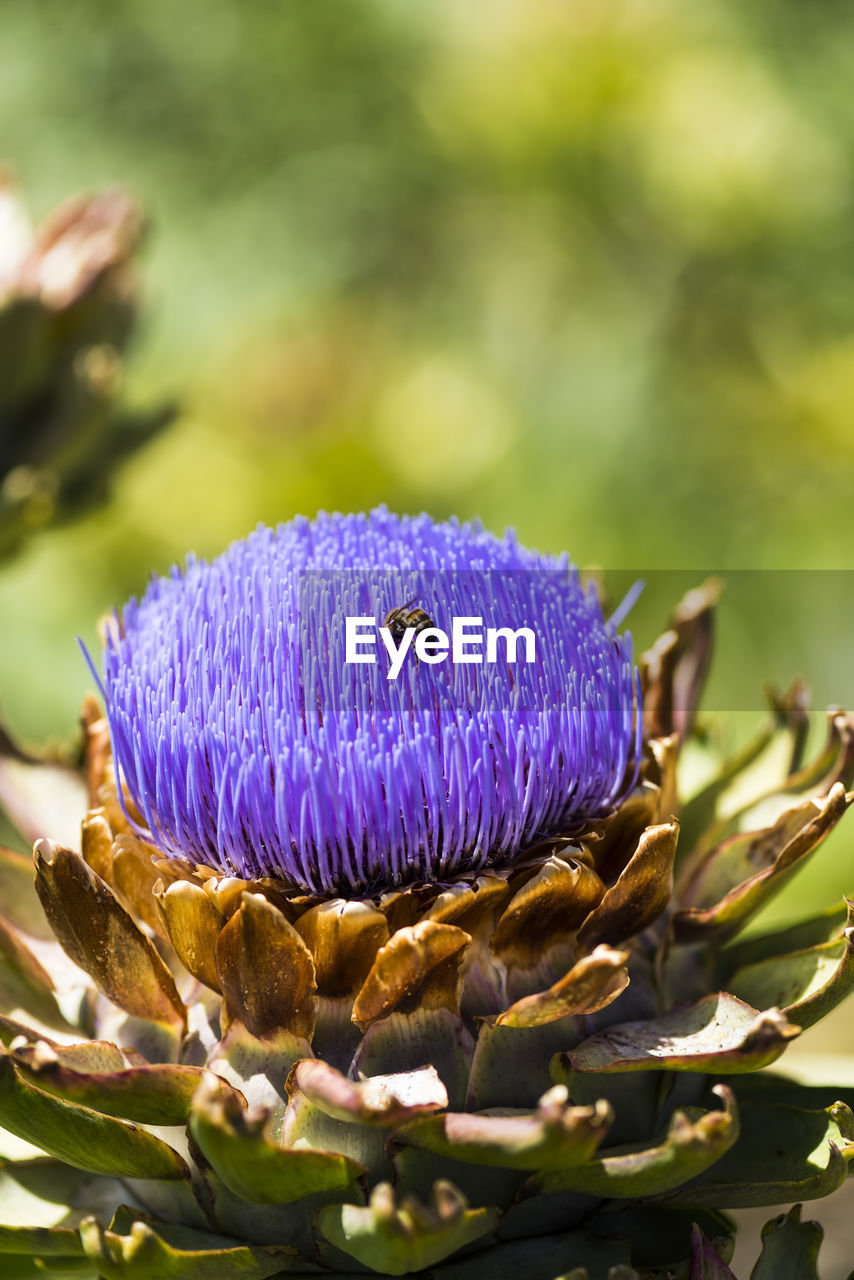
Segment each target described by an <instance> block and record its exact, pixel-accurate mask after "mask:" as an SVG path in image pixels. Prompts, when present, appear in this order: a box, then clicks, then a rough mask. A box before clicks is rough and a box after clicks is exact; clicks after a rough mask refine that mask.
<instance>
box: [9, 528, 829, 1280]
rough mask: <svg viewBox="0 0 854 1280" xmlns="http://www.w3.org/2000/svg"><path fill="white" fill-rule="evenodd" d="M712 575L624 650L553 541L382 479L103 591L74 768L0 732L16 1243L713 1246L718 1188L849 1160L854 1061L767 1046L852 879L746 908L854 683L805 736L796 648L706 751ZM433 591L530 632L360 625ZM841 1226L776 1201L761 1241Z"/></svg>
mask: <svg viewBox="0 0 854 1280" xmlns="http://www.w3.org/2000/svg"><path fill="white" fill-rule="evenodd" d="M717 594H718V587H717V585H716V584H715V583H707V584H706V585H705V586H704V587H701V588H699V589H698V590H696V591H694V592H692V593H690V594H689V596H687V597H686V598H685V600H684V601H682V603H681V604H680V605H679V606H678V607H677V608H676V610H675V612H674V614H673V616H672V618H671V620H670V626H669V627H668V629H667V631H666V632H665V633H664V635H663V636H662V638H661V639H660V640H659V642H658V643H657V644H656V645H655V646H654V647H653V648H652V650H650V652H649V653H647V654H646V655H644V657H643V658H642V659H641V661H640V667H639V670H636V668H635V664H634V661H633V657H632V647H631V639H630V637H629V636H628V635H627V634H620V632H619V630H618V625H619V621H618V616H617V615H615V616H612V618H610V619H609V620H605V619H604V617H603V614H602V610H601V607H600V604H599V602H598V600H597V598H596V596H595V594H594V593H592V591H590V590H587V589H585V588H584V587H583V586H582V584H581V582H580V580H579V576H578V574H577V572H576V571H575V570H574V569H573V568H572V567H571V566H570V565H568V563H567V562H566V561H565V560H561V559H550V558H547V557H542V556H539V555H536V554H534V553H532V552H530V551H527V550H525V549H524V548H522V547H520V546H519V545H518V544H517V543H516V542H515V540H514V539H513V538H512V536H510V535H507V536H505V538H504V539H499V538H497V537H494V536H492V535H490V534H488V533H486V532H484V531H483V530H482V529H481V528H479V527H477V526H473V525H459V524H456V523H449V524H444V525H443V524H435V523H433V522H432V521H430V520H429V519H427V517H419V518H417V519H400V518H398V517H394V516H391V515H389V513H388V512H386V511H385V510H378V511H375V512H372V513H371V515H370V516H359V517H341V516H323V517H319V518H318V519H317V521H315V522H313V523H309V522H308V521H305V520H299V521H294V522H292V523H290V524H288V525H285V526H280V528H279V529H277V530H276V531H271V530H269V529H264V528H259V529H258V530H257V531H256V532H255V533H254V534H252V535H251V536H250V537H249V538H248V539H246V540H245V541H243V542H240V543H237V544H235V545H234V546H232V547H231V548H230V549H229V550H228V551H227V552H226V553H225V554H224V555H223V556H221V557H220V558H219V559H218V560H215V561H214V562H212V563H210V564H207V563H203V562H198V561H194V560H190V561H189V562H188V564H187V566H186V568H185V569H184V570H177V569H176V570H173V571H172V573H171V574H170V575H169V576H168V577H166V578H162V579H155V580H153V581H152V583H151V585H150V586H149V588H148V590H147V592H146V593H145V595H144V596H143V598H142V599H141V601H139V602H136V601H132V602H131V603H130V604H128V605H127V606H126V607H125V609H124V610H123V612H122V613H121V614H120V615H118V614H117V615H115V616H114V617H113V618H111V619H110V620H108V622H107V625H106V627H105V636H104V652H103V655H102V663H101V670H100V674H99V675H98V676H97V679H98V682H99V685H100V691H101V696H102V698H103V703H104V706H103V708H102V706H101V703H100V702H97V701H96V700H95V698H94V697H92V698H89V699H87V701H86V703H85V705H84V709H83V716H82V726H83V746H82V750H81V753H80V757H79V761H78V762H77V764H78V766H79V767H78V768H77V771H76V772H75V770H74V769H73V768H72V767H71V766H70V765H68V764H63V763H62V762H58V761H56V760H46V759H44V760H43V759H39V758H36V757H33V756H29V755H27V754H26V753H25V752H23V751H20V750H19V749H17V748H15V747H14V746H13V744H11V742H9V741H8V740H7V741H6V743H5V746H4V753H3V757H2V763H0V797H1V798H2V800H3V803H4V805H5V807H6V810H7V812H8V814H9V815H10V816H11V817H12V819H13V820H14V821H15V822H16V823H17V825H18V827H19V828H20V830H21V832H22V833H23V834H24V835H26V836H27V837H28V838H32V839H35V841H36V843H35V850H34V858H35V890H36V892H35V893H33V892H32V869H31V867H30V864H29V861H28V859H26V858H25V857H24V856H23V855H21V854H17V853H15V852H13V851H11V850H9V851H4V852H3V854H2V859H0V897H2V903H3V911H4V917H5V918H4V920H3V922H2V926H0V995H2V1006H0V1038H1V1039H2V1043H3V1046H4V1047H3V1050H2V1053H0V1126H2V1128H3V1129H4V1130H5V1131H6V1132H5V1135H4V1136H3V1138H2V1151H3V1154H4V1157H5V1158H4V1162H3V1165H2V1170H0V1222H2V1223H5V1225H2V1226H0V1251H2V1252H4V1253H5V1254H6V1255H7V1260H8V1262H9V1264H10V1266H11V1267H12V1268H13V1272H12V1274H14V1275H16V1276H17V1275H21V1276H24V1275H37V1274H38V1275H45V1274H47V1275H55V1276H57V1277H58V1276H65V1275H70V1274H74V1275H90V1276H92V1277H104V1278H105V1280H114V1278H118V1277H122V1278H124V1277H127V1278H128V1280H149V1278H150V1280H159V1278H160V1277H182V1278H184V1277H186V1278H187V1280H192V1278H195V1277H198V1278H199V1280H202V1278H210V1280H213V1278H217V1277H223V1278H226V1277H237V1276H240V1277H246V1278H251V1280H263V1278H264V1277H269V1276H279V1275H284V1274H285V1273H288V1272H291V1273H300V1272H308V1273H313V1274H327V1275H328V1274H331V1275H346V1274H352V1273H356V1274H379V1275H385V1276H388V1275H404V1274H409V1273H418V1274H422V1275H425V1276H429V1277H435V1280H440V1278H441V1280H463V1278H465V1277H468V1276H470V1275H472V1274H477V1275H478V1276H479V1277H480V1278H481V1280H493V1278H495V1280H499V1278H500V1277H504V1276H507V1275H512V1274H514V1272H515V1273H517V1274H519V1275H520V1276H524V1277H526V1280H556V1278H557V1277H572V1280H584V1277H588V1278H589V1280H632V1278H634V1280H639V1278H643V1277H650V1278H651V1277H665V1276H671V1277H680V1276H681V1277H685V1278H687V1280H702V1278H703V1277H716V1278H718V1280H721V1278H724V1280H725V1278H726V1277H730V1278H731V1277H732V1276H733V1273H732V1271H731V1270H730V1269H729V1267H728V1265H727V1264H728V1262H729V1261H730V1260H731V1257H732V1251H733V1244H734V1225H733V1222H732V1219H731V1218H730V1217H728V1215H727V1210H732V1209H738V1208H741V1207H745V1206H757V1205H758V1206H762V1205H768V1206H771V1205H778V1204H780V1203H792V1202H794V1201H798V1202H800V1201H804V1200H809V1199H815V1198H818V1197H821V1196H824V1195H826V1194H828V1193H829V1192H831V1191H832V1190H834V1189H835V1188H837V1187H838V1186H840V1185H841V1184H842V1182H843V1181H844V1179H845V1177H846V1171H847V1161H848V1159H849V1158H850V1157H851V1155H852V1154H854V1117H852V1113H851V1111H850V1110H849V1105H848V1104H849V1103H850V1102H851V1101H852V1097H851V1095H850V1092H848V1091H846V1090H845V1089H844V1088H842V1089H830V1090H827V1089H824V1088H821V1087H816V1086H806V1085H802V1084H800V1083H798V1082H797V1081H796V1080H793V1079H789V1078H787V1077H786V1076H785V1075H784V1074H782V1073H781V1072H780V1071H779V1070H778V1069H777V1068H776V1066H775V1064H776V1062H777V1059H778V1058H780V1056H781V1055H782V1054H783V1052H784V1051H785V1049H786V1047H787V1046H788V1045H789V1043H790V1041H792V1040H793V1039H794V1038H795V1037H797V1036H798V1035H799V1034H800V1031H801V1030H803V1029H804V1028H807V1027H809V1026H811V1025H812V1024H813V1023H815V1022H816V1021H818V1019H820V1018H821V1017H823V1016H824V1015H825V1014H826V1013H827V1012H829V1011H830V1010H831V1009H833V1008H834V1007H835V1006H836V1005H837V1004H838V1003H839V1002H840V1001H841V1000H842V999H843V998H844V997H845V995H846V994H847V993H848V992H849V991H850V988H851V986H852V983H854V954H852V946H854V943H852V939H854V933H852V920H851V906H850V904H846V903H844V902H843V903H841V904H840V905H839V906H838V907H837V906H833V907H831V908H830V909H829V910H827V911H825V912H823V913H821V914H819V915H816V916H813V917H810V918H807V919H804V920H801V921H800V922H798V923H796V924H794V925H790V926H786V927H780V928H777V929H775V930H772V931H765V932H755V931H750V932H748V934H747V935H746V936H745V935H744V932H743V931H744V929H745V926H746V925H747V924H748V923H749V922H750V921H751V920H752V918H753V917H754V915H755V914H756V913H757V912H758V911H759V910H760V909H761V908H762V907H763V905H764V904H765V903H766V902H768V900H769V899H770V898H771V897H772V896H773V895H774V894H775V893H776V892H777V891H778V890H779V889H780V888H781V887H782V886H783V885H784V884H785V883H787V882H788V880H789V879H790V877H791V876H793V875H794V874H795V872H796V871H797V870H798V869H799V868H800V867H801V866H802V865H803V864H804V863H805V862H806V860H807V859H808V858H809V857H810V855H811V854H812V853H813V852H814V850H815V849H816V848H817V847H818V845H820V844H821V843H822V841H823V840H824V838H825V837H826V836H827V835H828V834H829V833H830V832H831V831H832V830H833V828H834V827H835V825H836V824H837V822H839V820H840V819H841V817H842V816H843V814H844V813H845V811H846V809H847V807H848V806H849V804H850V803H851V800H852V799H854V795H852V794H851V793H850V792H849V791H848V788H849V786H850V784H851V778H852V774H854V719H852V717H851V716H848V715H846V714H844V713H842V712H840V711H833V712H832V713H830V714H829V717H828V732H827V740H826V744H825V746H824V748H823V749H822V750H821V751H820V753H819V755H818V757H817V758H816V759H815V760H813V761H810V762H804V760H803V758H802V757H803V754H804V743H805V733H804V729H805V724H806V709H805V693H804V690H803V688H802V687H801V686H800V685H795V686H793V687H792V689H791V690H790V691H789V692H788V693H787V694H786V695H784V696H780V695H774V696H773V697H772V698H771V705H770V709H769V715H768V718H767V722H766V723H763V724H762V725H760V726H759V728H758V730H757V732H756V735H755V736H754V738H752V739H751V740H750V741H749V742H748V743H747V744H746V745H745V746H744V747H743V748H742V749H741V750H740V751H739V753H738V755H737V756H735V757H732V758H728V759H724V760H721V761H717V762H715V761H714V760H713V759H711V758H710V759H706V760H705V761H704V764H705V771H704V775H703V777H704V780H703V781H702V782H701V783H699V784H698V783H696V782H695V783H691V782H690V778H691V776H693V777H695V778H696V776H697V771H696V768H694V767H693V766H694V765H695V764H696V760H697V757H698V753H701V752H706V754H707V755H708V754H709V752H710V748H709V746H708V741H707V740H705V739H703V738H702V737H701V735H699V734H698V733H697V732H696V730H695V716H696V708H697V701H698V698H699V694H700V690H701V686H702V683H703V677H704V674H705V671H706V669H707V666H708V662H709V656H710V651H711V637H712V617H713V609H714V606H715V604H716V600H717ZM416 600H417V601H418V607H419V609H420V610H421V614H419V619H420V622H421V623H423V622H424V621H425V620H426V623H433V624H435V627H434V630H435V628H443V629H447V630H450V629H451V626H450V624H451V619H452V618H454V617H462V618H464V619H469V620H470V619H472V618H474V617H477V618H479V619H481V620H483V621H484V622H486V623H487V624H491V623H493V622H494V623H495V624H496V626H497V627H500V626H509V627H512V628H516V627H520V626H527V627H529V628H530V630H531V631H532V632H533V633H534V634H535V635H536V637H537V643H538V646H539V648H538V651H537V657H536V661H534V662H528V661H522V660H521V653H517V654H516V661H511V660H510V651H509V641H508V643H507V648H506V649H505V648H503V647H502V648H500V649H499V650H498V653H499V655H501V656H500V659H499V660H497V661H494V662H493V663H491V664H489V663H487V662H481V663H476V662H451V661H445V662H443V663H440V662H438V661H429V660H428V658H427V654H428V650H427V649H426V648H424V649H422V651H421V652H422V655H423V656H422V658H421V659H420V660H417V656H416V654H410V655H409V657H410V659H411V660H410V661H408V662H407V663H405V664H403V665H401V667H400V670H399V672H398V675H397V677H396V678H395V679H391V678H389V677H390V675H391V668H390V662H389V660H388V659H387V655H386V654H385V652H384V649H383V644H384V643H385V641H383V644H380V643H379V642H378V643H377V644H376V645H375V646H374V648H373V651H372V652H373V656H375V658H376V661H374V662H370V661H367V662H358V661H349V662H348V661H347V657H346V653H347V647H346V646H347V625H346V619H347V618H358V619H361V620H362V623H366V622H367V620H368V619H375V620H376V622H377V624H378V625H381V624H382V622H383V620H384V619H385V620H388V619H389V617H390V616H393V615H394V613H395V610H401V609H404V607H406V608H409V605H410V604H411V603H412V602H413V601H416ZM618 613H619V611H618ZM422 615H423V616H422ZM407 616H409V617H410V618H411V614H410V615H407ZM387 630H389V631H390V630H391V628H387ZM505 639H506V637H505ZM366 650H370V646H369V645H367V646H366ZM432 652H433V654H434V655H435V650H433V651H432ZM368 656H370V652H369V655H368ZM781 761H782V763H781ZM689 764H690V765H691V766H692V767H691V768H689V767H688V765H689ZM75 804H79V814H78V817H79V818H82V831H81V836H80V842H79V849H80V851H79V852H77V851H76V849H75V848H72V847H69V846H68V845H66V844H62V843H60V842H58V841H57V840H55V839H47V838H44V836H45V832H46V831H50V832H51V833H52V834H54V835H56V834H58V833H59V831H60V828H61V827H62V824H63V822H64V821H65V819H64V815H65V814H66V813H67V811H68V809H69V807H72V808H73V807H74V805H75ZM75 821H76V819H75ZM820 1235H821V1233H820V1229H819V1228H818V1227H817V1226H816V1225H815V1224H813V1223H802V1222H801V1221H800V1216H799V1209H798V1208H795V1209H793V1210H792V1211H791V1212H790V1213H789V1214H787V1215H785V1216H783V1217H781V1218H779V1219H776V1220H775V1221H774V1222H772V1223H771V1224H769V1227H768V1228H766V1231H765V1233H764V1239H763V1249H762V1256H761V1258H760V1260H759V1262H758V1263H757V1267H756V1269H755V1270H754V1273H753V1274H754V1276H755V1277H756V1278H757V1280H769V1278H770V1277H774V1280H785V1278H786V1277H797V1278H798V1280H802V1278H803V1280H808V1278H809V1277H811V1276H815V1275H816V1272H815V1265H816V1261H815V1260H816V1254H817V1250H818V1242H819V1240H820ZM15 1268H17V1269H15Z"/></svg>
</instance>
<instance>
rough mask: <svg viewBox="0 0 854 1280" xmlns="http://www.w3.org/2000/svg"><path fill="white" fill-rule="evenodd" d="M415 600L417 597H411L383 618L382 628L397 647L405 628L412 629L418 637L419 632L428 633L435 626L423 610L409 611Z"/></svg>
mask: <svg viewBox="0 0 854 1280" xmlns="http://www.w3.org/2000/svg"><path fill="white" fill-rule="evenodd" d="M417 599H418V596H413V597H412V599H411V600H407V602H406V604H402V605H401V606H400V608H398V609H391V610H390V611H389V612H388V613H387V614H386V616H385V621H384V622H383V626H384V627H388V629H389V631H390V632H391V635H392V639H393V640H394V643H395V644H397V645H399V644H400V642H401V640H402V639H403V637H404V635H405V633H406V629H407V627H414V628H415V634H416V635H418V632H419V631H430V630H431V629H432V628H434V627H435V626H436V624H435V622H434V621H433V619H432V618H431V617H430V615H429V614H427V613H425V612H424V610H423V609H411V610H410V606H411V605H413V604H415V601H416V600H417Z"/></svg>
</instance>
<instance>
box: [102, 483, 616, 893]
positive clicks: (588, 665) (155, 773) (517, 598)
mask: <svg viewBox="0 0 854 1280" xmlns="http://www.w3.org/2000/svg"><path fill="white" fill-rule="evenodd" d="M413 601H414V602H415V603H414V604H412V605H411V607H412V608H420V609H423V610H424V612H425V614H426V615H427V616H428V617H429V619H430V621H431V622H433V623H434V625H435V626H436V627H439V628H442V629H443V630H445V631H446V632H448V634H449V635H450V634H451V632H452V628H453V619H454V618H462V617H469V618H472V617H476V618H480V619H482V622H483V627H484V629H486V628H487V627H495V628H499V627H510V628H511V629H516V628H520V627H523V626H526V627H528V628H529V629H530V630H531V631H532V632H533V633H534V635H535V637H536V656H535V660H533V661H528V660H523V659H524V658H525V656H526V651H525V649H524V646H522V645H520V646H519V647H518V650H517V655H516V661H515V662H511V661H509V660H508V659H509V656H510V654H509V650H508V648H507V647H506V646H505V645H504V643H503V642H498V645H497V655H498V660H497V661H493V662H491V663H490V662H487V661H482V662H480V663H476V662H467V663H466V662H459V661H457V662H455V661H452V660H451V655H449V656H448V660H447V661H443V662H441V663H439V662H433V663H430V662H428V661H426V660H425V661H419V660H416V655H415V653H414V652H412V653H409V654H408V655H407V657H406V660H405V661H404V662H403V663H402V665H401V668H400V672H399V675H398V676H397V678H396V679H390V678H389V675H390V659H389V656H388V654H387V652H386V648H385V646H384V643H383V642H382V640H381V637H380V636H379V635H376V636H375V641H376V643H375V645H374V646H373V647H371V644H370V643H367V644H366V645H365V646H364V647H363V649H362V650H361V651H362V652H367V653H369V654H370V655H372V656H373V657H374V659H375V660H374V661H372V662H367V663H353V662H349V663H348V662H347V661H346V660H345V659H346V630H347V626H346V619H347V618H348V617H361V618H363V619H364V618H368V619H371V620H375V627H379V626H380V625H381V624H382V623H383V620H384V619H385V617H386V615H387V614H388V613H389V612H390V611H391V610H393V609H396V608H400V607H402V606H403V605H406V604H409V603H410V602H413ZM362 626H363V627H367V632H366V634H367V633H369V632H370V629H371V628H370V626H368V625H367V624H365V623H363V624H362ZM471 651H472V650H471V649H469V652H471ZM493 656H495V655H493ZM103 671H104V692H105V696H106V700H107V711H108V716H109V722H110V730H111V735H112V742H113V751H114V754H115V758H116V761H117V764H118V767H119V769H120V771H121V775H122V777H123V779H124V783H125V786H126V788H127V791H128V794H129V795H130V797H131V798H132V800H133V802H134V804H135V805H136V807H137V809H138V810H139V812H140V813H141V815H142V816H143V818H144V820H145V823H146V824H147V828H148V830H147V832H146V833H145V834H147V835H148V837H149V838H151V839H153V841H154V843H155V844H157V845H158V846H159V847H160V848H161V849H163V850H164V851H165V852H166V853H167V854H174V855H181V856H184V857H187V858H189V859H191V860H193V861H197V862H203V863H206V864H207V865H209V866H212V867H215V868H219V869H220V870H222V871H223V872H226V873H228V874H236V875H240V876H244V877H247V878H252V877H256V876H264V875H268V876H277V877H280V878H282V879H283V880H285V881H287V882H288V883H289V884H291V885H294V886H299V887H301V888H303V889H305V890H308V891H312V892H318V893H332V892H335V893H341V894H344V895H345V896H346V895H352V894H354V893H358V892H363V891H365V890H371V889H374V888H378V887H381V886H387V885H392V884H401V883H404V882H407V881H409V882H411V881H415V880H439V881H443V882H447V881H451V880H453V879H454V878H455V877H456V876H457V875H458V874H459V873H460V872H464V871H472V870H476V869H478V868H482V867H486V866H502V865H504V866H506V865H507V864H509V863H511V862H512V861H513V860H514V858H516V857H517V856H518V855H519V853H520V852H522V851H524V850H525V849H526V848H527V847H529V846H530V845H531V844H533V843H534V842H536V841H537V840H538V839H539V838H541V837H542V836H543V835H546V834H549V833H554V832H557V831H564V830H567V829H568V828H571V827H572V826H574V825H576V824H579V823H581V822H583V821H585V820H587V819H590V818H594V817H597V816H599V815H602V814H604V813H607V812H608V811H609V810H610V809H611V808H612V807H613V806H614V805H615V804H616V803H618V802H619V801H620V800H621V799H622V797H623V796H624V795H625V794H626V792H627V790H628V789H630V788H631V787H632V786H633V785H634V778H635V775H636V770H637V761H638V758H639V743H640V724H639V717H638V715H637V701H638V684H637V672H636V669H635V668H634V665H633V663H632V652H631V638H630V636H628V635H627V634H626V635H623V636H620V635H618V634H617V632H616V629H615V627H614V626H613V625H611V624H608V623H606V622H604V621H603V618H602V613H601V610H600V606H599V604H598V602H597V600H596V597H595V594H594V593H593V592H592V590H589V591H585V590H584V589H583V588H582V586H581V584H580V583H579V580H578V574H577V571H576V570H575V569H574V568H572V567H571V566H570V565H569V563H568V560H567V559H566V557H562V558H554V557H547V556H541V555H538V554H536V553H534V552H532V551H528V550H526V549H525V548H523V547H520V546H519V545H518V543H517V542H516V541H515V539H514V537H513V535H512V534H511V533H508V534H506V535H505V537H504V538H497V537H495V536H494V535H493V534H490V533H486V532H485V531H484V530H483V529H482V528H481V527H480V526H479V525H476V524H463V525H461V524H459V523H457V522H456V521H450V522H448V523H447V524H436V523H434V522H433V521H432V520H430V519H429V518H428V517H427V516H424V515H422V516H418V517H415V518H407V517H399V516H395V515H391V514H390V513H389V512H388V511H386V510H385V509H382V508H381V509H378V510H376V511H373V512H371V514H370V515H367V516H366V515H357V516H356V515H351V516H341V515H325V514H322V515H320V516H318V518H317V519H316V520H315V521H312V522H309V521H308V520H305V519H297V520H292V521H291V522H290V523H288V524H285V525H280V526H279V527H278V528H277V529H275V530H273V529H268V528H265V527H259V528H258V529H257V530H256V531H255V532H254V533H252V534H250V535H249V537H248V538H246V539H244V540H243V541H241V542H236V543H234V544H233V545H232V546H231V547H229V548H228V550H227V551H225V552H224V554H223V555H221V556H220V557H219V558H218V559H216V560H214V561H213V562H212V563H210V564H207V563H205V562H203V561H198V560H195V559H192V558H191V559H189V560H188V563H187V567H186V569H185V570H183V571H182V570H179V569H177V568H175V569H173V570H172V572H171V574H170V575H169V576H168V577H165V578H156V579H154V580H153V581H152V582H151V584H150V586H149V588H148V590H147V591H146V593H145V595H144V596H143V598H142V600H141V601H139V602H137V601H136V600H131V601H130V603H129V604H128V605H127V606H126V607H125V609H124V611H123V614H122V615H121V619H120V625H117V626H116V627H114V628H113V629H112V632H111V634H110V636H109V637H108V640H107V643H106V648H105V652H104V659H103Z"/></svg>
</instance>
